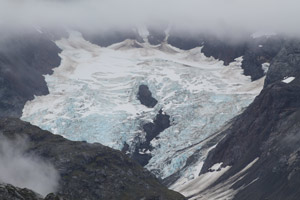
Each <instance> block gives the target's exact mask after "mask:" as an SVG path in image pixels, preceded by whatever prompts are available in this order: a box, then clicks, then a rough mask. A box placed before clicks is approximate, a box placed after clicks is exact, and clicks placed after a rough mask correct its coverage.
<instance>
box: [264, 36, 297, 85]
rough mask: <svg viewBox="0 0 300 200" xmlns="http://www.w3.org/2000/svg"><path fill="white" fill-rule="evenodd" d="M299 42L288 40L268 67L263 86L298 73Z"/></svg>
mask: <svg viewBox="0 0 300 200" xmlns="http://www.w3.org/2000/svg"><path fill="white" fill-rule="evenodd" d="M299 63H300V42H299V40H296V39H294V40H288V41H287V42H286V43H285V45H284V47H283V48H282V49H281V51H280V52H279V53H278V56H276V57H275V58H274V60H273V62H272V63H271V66H270V67H269V71H268V75H267V77H266V80H265V87H266V86H268V85H269V84H272V83H274V82H276V81H280V80H283V79H284V78H285V77H289V76H293V77H296V76H298V75H299V74H300V65H299Z"/></svg>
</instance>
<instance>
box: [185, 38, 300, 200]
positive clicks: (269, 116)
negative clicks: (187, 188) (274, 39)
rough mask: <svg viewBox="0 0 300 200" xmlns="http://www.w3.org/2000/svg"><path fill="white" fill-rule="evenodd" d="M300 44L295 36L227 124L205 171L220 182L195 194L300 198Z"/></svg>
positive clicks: (276, 199)
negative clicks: (258, 88)
mask: <svg viewBox="0 0 300 200" xmlns="http://www.w3.org/2000/svg"><path fill="white" fill-rule="evenodd" d="M299 47H300V42H299V41H295V40H293V41H289V42H287V43H286V45H285V47H284V48H283V49H282V50H281V51H280V52H279V54H278V55H277V56H276V57H275V58H274V60H273V62H272V64H271V66H270V69H269V71H268V73H267V78H266V82H265V88H264V90H263V91H262V92H261V93H260V95H259V96H258V97H257V98H256V99H255V100H254V102H253V103H252V104H251V105H250V106H249V107H248V108H247V109H246V110H245V111H244V112H243V113H242V114H241V115H240V116H238V117H237V118H236V120H235V121H234V123H233V125H232V126H231V127H230V128H229V129H227V130H226V134H227V136H226V137H225V138H224V139H223V140H222V141H221V142H219V143H218V145H217V146H216V148H215V149H213V150H212V151H211V152H210V153H209V155H208V157H207V159H206V161H205V163H204V165H203V167H202V170H201V175H200V177H205V176H207V175H210V176H214V175H215V176H216V177H217V178H215V179H214V180H216V182H214V183H212V184H211V185H210V187H206V190H204V189H203V190H201V189H199V188H198V189H199V190H198V191H197V192H195V191H194V192H193V194H192V193H189V195H190V196H191V197H197V196H198V197H199V199H201V198H200V196H201V195H202V197H204V196H205V195H206V197H209V196H208V195H209V194H208V193H211V194H212V193H214V194H215V195H216V194H218V195H219V196H223V197H224V196H226V195H227V197H228V194H229V193H231V196H230V195H229V196H230V197H231V198H229V199H235V200H253V199H256V200H266V199H272V200H282V199H284V200H296V199H299V195H300V191H299V187H300V170H299V169H300V135H299V130H300V124H299V119H300V73H299V68H298V65H297V63H299V61H300V51H299ZM287 76H290V77H288V78H287ZM284 77H285V79H284ZM216 166H217V167H216ZM216 169H218V171H216ZM222 188H223V189H222ZM186 194H187V193H186ZM200 194H201V195H200Z"/></svg>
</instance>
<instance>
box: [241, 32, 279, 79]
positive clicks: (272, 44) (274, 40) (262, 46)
mask: <svg viewBox="0 0 300 200" xmlns="http://www.w3.org/2000/svg"><path fill="white" fill-rule="evenodd" d="M283 44H284V39H283V38H281V37H279V36H273V37H262V38H257V39H254V40H251V41H250V42H248V44H247V50H246V52H245V55H244V56H243V62H242V68H243V69H244V74H245V75H246V76H251V79H252V81H255V80H257V79H260V78H261V77H263V76H264V75H265V73H264V71H263V69H262V64H263V63H271V62H272V61H273V58H274V57H275V56H276V55H277V54H278V52H279V51H280V50H281V49H282V47H283Z"/></svg>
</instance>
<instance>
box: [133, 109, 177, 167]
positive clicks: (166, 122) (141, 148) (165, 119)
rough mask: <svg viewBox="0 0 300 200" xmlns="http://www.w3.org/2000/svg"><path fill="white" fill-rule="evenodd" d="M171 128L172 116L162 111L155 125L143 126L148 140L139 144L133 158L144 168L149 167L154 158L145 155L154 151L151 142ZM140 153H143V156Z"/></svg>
mask: <svg viewBox="0 0 300 200" xmlns="http://www.w3.org/2000/svg"><path fill="white" fill-rule="evenodd" d="M170 126H171V124H170V116H169V115H167V114H166V113H163V111H162V110H160V111H159V113H158V114H157V115H156V117H155V119H154V120H153V123H152V122H149V123H146V124H144V125H143V130H144V131H145V132H146V138H145V139H146V140H145V141H143V142H139V143H138V144H137V146H136V148H135V152H134V153H133V154H132V155H131V158H132V159H133V160H135V161H137V162H138V163H140V164H141V165H142V166H145V165H147V164H148V162H149V160H150V159H151V158H152V156H151V155H150V154H147V153H145V152H147V151H148V150H150V151H151V150H152V149H153V147H152V146H151V144H150V142H151V141H152V140H153V139H154V138H155V137H158V136H159V134H160V133H161V132H163V131H164V130H165V129H167V128H169V127H170ZM140 152H143V154H141V153H140Z"/></svg>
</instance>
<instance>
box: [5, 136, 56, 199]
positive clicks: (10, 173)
mask: <svg viewBox="0 0 300 200" xmlns="http://www.w3.org/2000/svg"><path fill="white" fill-rule="evenodd" d="M26 149H27V142H26V139H24V138H17V139H15V140H10V139H7V138H6V137H3V136H0V182H3V183H9V184H12V185H14V186H17V187H21V188H24V187H25V188H29V189H31V190H33V191H35V192H37V193H39V194H41V195H44V196H45V195H47V194H49V193H51V192H55V191H56V189H57V187H58V180H59V175H58V172H57V171H56V169H55V168H54V167H53V166H52V165H51V164H50V163H47V162H45V161H43V160H42V159H40V158H39V157H37V156H34V155H28V154H26V153H25V152H26Z"/></svg>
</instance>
